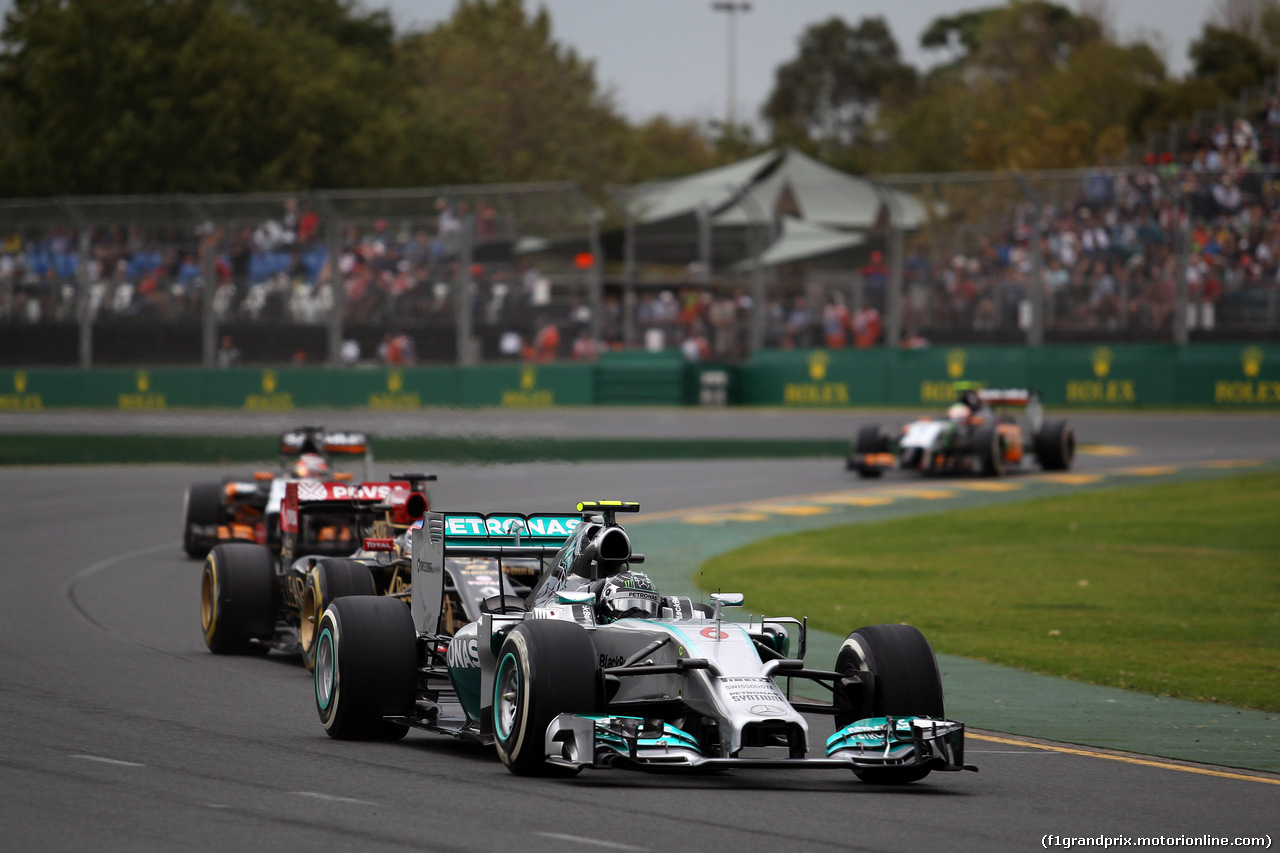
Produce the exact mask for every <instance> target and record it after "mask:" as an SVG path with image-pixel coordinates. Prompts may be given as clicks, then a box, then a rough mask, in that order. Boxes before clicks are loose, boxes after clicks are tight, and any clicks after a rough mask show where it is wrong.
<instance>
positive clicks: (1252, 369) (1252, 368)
mask: <svg viewBox="0 0 1280 853" xmlns="http://www.w3.org/2000/svg"><path fill="white" fill-rule="evenodd" d="M1264 358H1266V355H1265V354H1264V353H1263V352H1262V349H1261V348H1260V347H1249V348H1248V349H1246V350H1245V351H1244V352H1242V353H1241V354H1240V361H1241V362H1242V363H1243V365H1244V375H1245V376H1248V377H1249V378H1250V379H1256V378H1257V376H1258V374H1259V373H1261V372H1262V360H1263V359H1264Z"/></svg>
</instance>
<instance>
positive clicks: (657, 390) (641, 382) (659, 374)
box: [593, 350, 688, 406]
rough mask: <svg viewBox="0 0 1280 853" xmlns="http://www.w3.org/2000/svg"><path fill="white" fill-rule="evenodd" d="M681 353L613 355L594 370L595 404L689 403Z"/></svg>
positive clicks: (664, 404) (607, 354)
mask: <svg viewBox="0 0 1280 853" xmlns="http://www.w3.org/2000/svg"><path fill="white" fill-rule="evenodd" d="M687 381H688V380H687V378H686V370H685V363H684V360H683V358H682V357H681V355H680V352H679V351H678V350H662V351H661V352H610V353H603V354H602V355H601V359H600V363H599V364H598V365H597V366H596V367H595V381H594V387H593V402H594V403H596V404H597V405H604V406H679V405H680V404H682V403H684V402H686V401H687V398H688V391H687V390H686V382H687Z"/></svg>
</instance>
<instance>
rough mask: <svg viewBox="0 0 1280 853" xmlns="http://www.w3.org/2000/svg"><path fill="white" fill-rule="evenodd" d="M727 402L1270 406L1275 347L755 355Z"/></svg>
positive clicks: (1279, 351) (1278, 392)
mask: <svg viewBox="0 0 1280 853" xmlns="http://www.w3.org/2000/svg"><path fill="white" fill-rule="evenodd" d="M736 372H737V383H736V384H737V389H736V395H735V398H734V399H735V402H741V403H744V404H747V405H767V406H779V405H781V406H857V405H884V404H893V405H925V406H945V405H946V404H948V403H950V402H952V401H953V400H954V399H955V397H956V389H955V385H956V383H957V382H975V383H978V384H981V385H983V386H986V387H991V388H1000V387H1007V388H1033V389H1036V390H1038V391H1039V392H1040V393H1041V396H1042V398H1043V400H1044V402H1045V404H1046V405H1048V406H1053V407H1072V406H1087V407H1091V408H1108V407H1116V408H1126V407H1133V406H1144V405H1145V406H1230V407H1242V406H1243V407H1276V406H1280V381H1278V380H1280V347H1278V346H1275V345H1247V344H1241V345H1223V344H1198V345H1195V346H1188V347H1181V348H1179V347H1176V346H1173V345H1171V344H1115V345H1107V346H1103V345H1099V346H1092V345H1073V346H1065V345H1064V346H1046V347H1040V348H1035V349H1032V348H1025V347H994V346H991V347H985V346H984V347H936V348H927V349H921V350H903V351H900V352H890V351H885V350H834V351H828V350H812V351H793V352H778V351H775V352H768V353H761V354H760V355H759V356H758V357H757V358H755V359H754V360H753V361H752V362H751V364H748V365H745V366H743V367H740V368H738V370H737V371H736Z"/></svg>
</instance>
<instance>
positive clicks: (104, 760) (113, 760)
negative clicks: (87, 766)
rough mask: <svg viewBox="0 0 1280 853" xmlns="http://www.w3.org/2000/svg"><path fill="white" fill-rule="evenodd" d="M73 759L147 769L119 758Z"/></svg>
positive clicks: (89, 756)
mask: <svg viewBox="0 0 1280 853" xmlns="http://www.w3.org/2000/svg"><path fill="white" fill-rule="evenodd" d="M71 757H72V758H78V759H80V760H81V761H98V762H101V763H102V764H115V765H117V766H119V767H146V766H147V765H145V764H139V763H138V762H136V761H121V760H120V759H118V758H103V757H102V756H101V755H73V756H71Z"/></svg>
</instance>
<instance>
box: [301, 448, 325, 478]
mask: <svg viewBox="0 0 1280 853" xmlns="http://www.w3.org/2000/svg"><path fill="white" fill-rule="evenodd" d="M293 475H294V476H295V477H297V478H298V479H299V480H321V479H324V478H325V477H328V476H329V463H328V462H326V461H325V458H324V457H323V456H321V455H320V454H319V453H303V454H301V455H300V456H298V461H296V462H294V463H293Z"/></svg>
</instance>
